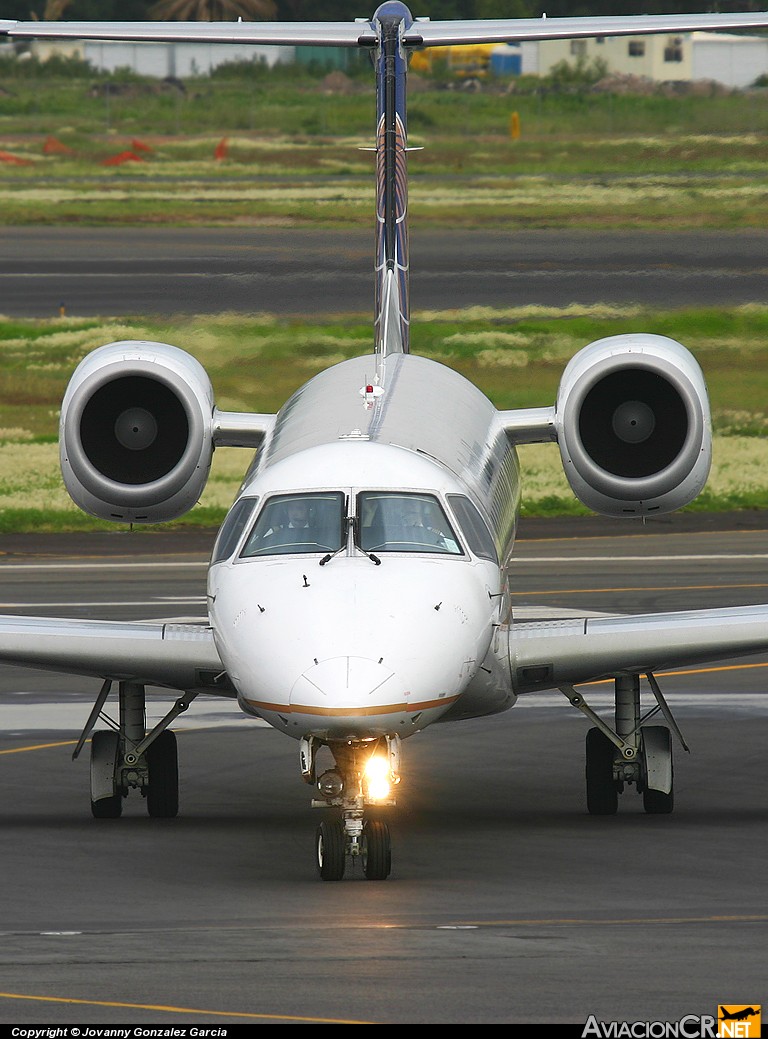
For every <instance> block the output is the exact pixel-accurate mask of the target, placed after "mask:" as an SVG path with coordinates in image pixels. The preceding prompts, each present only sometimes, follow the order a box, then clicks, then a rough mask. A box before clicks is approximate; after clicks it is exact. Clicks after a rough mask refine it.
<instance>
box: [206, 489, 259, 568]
mask: <svg viewBox="0 0 768 1039" xmlns="http://www.w3.org/2000/svg"><path fill="white" fill-rule="evenodd" d="M258 500H259V499H258V498H240V500H239V501H236V502H235V504H234V505H233V506H232V508H231V509H230V510H229V512H228V514H227V517H226V519H225V520H224V522H223V523H222V525H221V528H220V529H219V533H218V534H217V536H216V541H215V543H214V546H213V553H212V555H211V565H213V564H214V563H221V562H222V561H223V560H225V559H229V557H230V556H231V555H232V553H233V552H234V551H235V549H236V548H237V543H238V541H239V540H240V535H241V534H242V533H243V531H244V530H245V528H246V527H247V526H248V524H249V523H250V520H251V516H252V515H253V510H254V509H255V508H256V505H257V503H258Z"/></svg>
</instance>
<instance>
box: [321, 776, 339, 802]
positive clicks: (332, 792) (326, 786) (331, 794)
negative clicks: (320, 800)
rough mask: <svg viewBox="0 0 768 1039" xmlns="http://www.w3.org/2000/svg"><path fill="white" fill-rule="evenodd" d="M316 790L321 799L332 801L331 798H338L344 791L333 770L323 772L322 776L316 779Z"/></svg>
mask: <svg viewBox="0 0 768 1039" xmlns="http://www.w3.org/2000/svg"><path fill="white" fill-rule="evenodd" d="M317 789H318V790H319V791H320V793H321V795H322V796H323V797H325V798H326V799H327V800H329V801H332V800H333V798H335V797H339V796H340V794H341V792H342V790H343V789H344V781H343V780H342V778H341V776H340V775H339V773H338V772H336V771H335V770H334V769H329V770H328V771H327V772H323V774H322V776H320V778H319V779H318V781H317Z"/></svg>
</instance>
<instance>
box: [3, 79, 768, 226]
mask: <svg viewBox="0 0 768 1039" xmlns="http://www.w3.org/2000/svg"><path fill="white" fill-rule="evenodd" d="M3 68H4V66H3V63H2V61H0V87H3V85H4V84H5V86H4V89H2V90H0V223H3V224H6V225H14V224H16V225H18V224H44V223H56V224H66V223H71V222H77V223H79V224H102V225H103V224H122V225H124V224H132V223H136V222H151V223H156V224H172V225H180V224H203V225H214V224H217V225H227V224H239V225H243V224H250V225H259V224H270V225H314V226H337V227H338V226H349V224H350V223H354V224H357V225H358V226H360V227H368V226H369V224H370V220H371V209H372V204H373V203H372V199H373V157H372V154H371V152H370V151H366V150H361V149H364V148H365V147H366V146H369V145H370V144H371V143H372V140H373V126H374V122H375V112H374V95H373V86H372V82H371V80H370V77H368V76H366V77H358V76H356V77H355V78H354V79H351V80H349V86H348V88H347V90H346V91H339V90H336V91H333V90H329V89H326V88H325V86H324V80H323V78H322V76H321V75H320V74H318V73H316V74H315V75H314V76H312V75H310V73H309V72H307V71H306V70H299V71H297V72H296V73H295V75H293V76H292V77H291V76H289V74H288V73H287V72H286V71H285V70H282V71H280V72H275V73H273V74H271V76H268V75H267V73H260V74H259V75H258V76H257V77H256V78H252V79H249V78H247V77H241V78H239V79H232V80H227V79H226V78H225V77H224V76H223V75H222V76H221V77H217V78H215V79H204V80H199V81H196V80H192V81H189V82H188V83H187V84H185V85H183V87H184V89H183V91H181V90H179V89H168V88H163V86H162V85H159V84H158V83H157V82H155V81H148V80H139V79H136V78H133V79H130V78H129V79H128V80H127V81H121V80H120V79H119V77H118V78H115V77H113V78H112V79H111V80H109V81H107V80H104V79H101V80H99V79H95V80H83V79H77V78H72V79H70V78H68V79H61V80H27V79H18V78H17V79H15V80H14V79H12V78H6V79H5V80H3V79H2V72H3ZM5 68H6V70H7V66H5ZM7 76H10V72H7ZM417 82H418V81H417ZM455 85H456V84H454V86H455ZM107 87H108V88H109V90H107ZM508 88H509V84H504V83H493V82H489V83H487V84H486V85H485V86H484V88H483V89H482V91H481V92H480V93H478V94H468V93H465V92H463V91H462V90H460V89H453V90H449V89H445V86H444V85H442V84H439V83H434V82H429V81H421V82H420V85H419V87H418V89H414V90H413V93H412V96H411V99H410V102H409V105H410V107H409V133H410V144H411V145H412V146H415V147H423V150H422V151H417V152H415V153H412V154H411V156H410V160H409V168H410V176H411V208H410V213H411V222H412V225H413V227H414V229H416V230H418V228H419V227H420V226H421V227H426V226H439V227H444V226H447V225H448V224H453V225H461V226H467V227H484V226H493V227H495V228H499V227H504V228H509V229H514V228H520V227H569V226H570V227H584V228H589V227H601V228H606V227H616V228H626V227H643V228H651V229H653V228H656V227H659V226H664V227H665V228H666V229H667V230H669V229H673V228H691V227H710V228H717V227H723V228H733V227H756V226H764V224H765V221H766V218H768V172H767V171H768V93H766V92H764V91H755V92H751V93H746V94H734V95H728V96H723V97H720V96H691V97H667V96H662V95H658V96H655V95H654V96H650V97H637V96H635V97H631V96H618V95H613V94H591V93H588V92H584V91H582V92H578V93H574V94H570V93H556V92H553V91H550V90H548V89H547V90H544V89H541V90H539V91H538V92H537V93H536V92H534V93H509V92H508ZM113 91H117V92H116V93H113ZM513 113H516V114H517V116H518V119H519V125H520V128H521V132H520V136H519V138H518V139H513V137H512V136H511V132H510V128H511V119H512V115H513ZM222 142H225V144H224V151H225V152H226V154H225V156H224V157H223V158H219V159H217V158H216V149H217V147H218V146H221V145H222ZM126 152H132V153H133V155H134V156H135V158H132V159H129V160H126V161H124V162H122V163H120V164H119V165H105V164H104V163H105V161H109V160H113V159H115V158H116V157H118V156H121V155H124V153H126Z"/></svg>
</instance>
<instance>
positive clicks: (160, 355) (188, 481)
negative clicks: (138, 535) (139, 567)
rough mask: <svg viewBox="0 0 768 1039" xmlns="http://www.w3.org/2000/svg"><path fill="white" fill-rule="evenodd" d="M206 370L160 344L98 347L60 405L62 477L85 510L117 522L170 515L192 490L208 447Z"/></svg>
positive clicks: (198, 487) (195, 492) (202, 473)
mask: <svg viewBox="0 0 768 1039" xmlns="http://www.w3.org/2000/svg"><path fill="white" fill-rule="evenodd" d="M213 409H214V400H213V389H212V387H211V383H210V380H209V378H208V375H207V373H206V371H205V369H204V368H203V367H202V365H200V364H199V363H198V362H197V361H196V360H195V358H194V357H192V356H190V355H189V354H188V353H186V352H185V351H184V350H179V349H177V348H176V347H174V346H168V345H166V344H165V343H145V342H133V341H130V342H121V343H110V344H109V345H108V346H102V347H99V348H98V349H97V350H94V351H93V352H92V353H90V354H88V356H87V357H85V358H84V359H83V360H82V361H81V362H80V364H79V365H78V367H77V368H76V369H75V371H74V373H73V375H72V378H71V379H70V382H69V386H68V387H67V391H66V393H65V395H64V400H63V402H62V405H61V421H60V427H59V449H60V455H61V471H62V475H63V477H64V483H65V485H66V488H67V490H68V491H69V494H70V496H71V497H72V499H73V501H74V502H75V503H76V504H77V505H79V506H80V508H81V509H83V510H84V511H85V512H88V513H90V514H91V515H93V516H98V517H99V518H100V519H108V520H115V521H116V522H121V521H122V522H131V523H157V522H163V521H165V520H170V519H175V518H176V517H177V516H181V515H182V514H183V513H185V512H187V511H188V510H189V509H190V508H191V507H192V506H193V505H194V504H195V503H196V502H197V501H198V499H199V497H200V494H201V492H202V490H203V487H204V486H205V482H206V480H207V478H208V472H209V470H210V466H211V457H212V454H213V441H212V431H211V421H212V414H213Z"/></svg>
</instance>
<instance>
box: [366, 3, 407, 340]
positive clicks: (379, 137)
mask: <svg viewBox="0 0 768 1039" xmlns="http://www.w3.org/2000/svg"><path fill="white" fill-rule="evenodd" d="M373 21H374V24H376V23H378V26H377V27H378V29H379V45H378V47H377V48H376V51H375V55H374V63H375V66H376V115H377V131H376V299H375V319H376V321H375V339H376V342H375V351H376V353H377V354H379V355H380V356H382V357H384V356H386V355H387V354H390V353H408V350H409V326H410V309H409V298H408V295H409V288H408V170H407V166H406V147H407V122H406V96H405V92H406V72H407V58H406V55H405V52H404V49H403V45H402V34H403V31H404V30H406V29H408V28H409V27H410V26H411V24H412V23H413V19H412V17H411V13H410V11H409V10H408V8H407V7H405V5H404V4H401V3H399V2H390V3H384V4H382V5H381V6H380V7H379V8H378V10H377V11H376V14H375V15H374V16H373Z"/></svg>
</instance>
